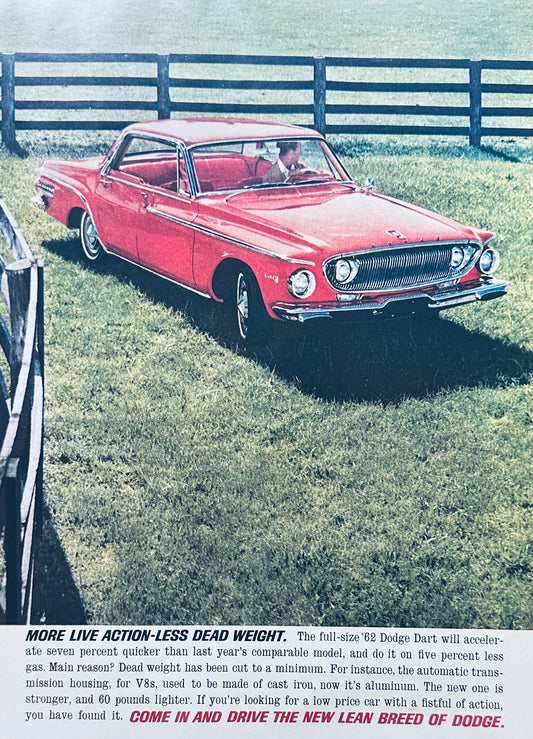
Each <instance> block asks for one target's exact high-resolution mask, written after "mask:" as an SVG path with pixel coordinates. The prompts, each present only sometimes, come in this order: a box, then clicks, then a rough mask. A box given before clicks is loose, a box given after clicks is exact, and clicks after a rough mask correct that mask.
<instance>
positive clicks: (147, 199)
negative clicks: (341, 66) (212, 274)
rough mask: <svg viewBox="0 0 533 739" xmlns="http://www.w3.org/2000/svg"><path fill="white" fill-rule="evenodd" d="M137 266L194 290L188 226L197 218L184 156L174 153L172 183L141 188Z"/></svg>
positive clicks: (191, 239) (192, 233)
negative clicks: (173, 176)
mask: <svg viewBox="0 0 533 739" xmlns="http://www.w3.org/2000/svg"><path fill="white" fill-rule="evenodd" d="M141 198H142V201H143V204H142V208H141V211H140V215H139V230H138V240H137V245H138V255H139V261H140V263H141V264H142V265H143V266H145V267H147V268H148V269H151V270H153V271H155V272H158V273H160V274H162V275H164V276H165V277H168V278H170V279H172V280H175V281H176V282H179V283H183V284H184V285H187V286H191V287H194V278H193V267H192V259H193V247H194V230H193V228H192V223H193V221H194V220H195V218H196V216H197V214H198V206H197V202H196V201H195V200H194V198H193V197H192V192H191V187H190V184H189V177H188V171H187V167H186V162H185V159H184V152H183V151H182V150H181V149H179V148H178V150H177V151H176V162H175V180H171V181H170V182H166V183H160V184H157V183H155V184H153V185H152V186H145V187H143V188H141Z"/></svg>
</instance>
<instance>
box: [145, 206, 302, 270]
mask: <svg viewBox="0 0 533 739" xmlns="http://www.w3.org/2000/svg"><path fill="white" fill-rule="evenodd" d="M146 210H147V212H148V213H151V214H152V215H154V216H158V217H159V218H165V219H166V220H167V221H172V222H173V223H178V224H179V225H180V226H188V227H189V228H192V229H193V231H198V232H199V233H203V234H207V236H215V237H216V238H217V239H222V240H223V241H227V242H228V243H230V244H235V245H236V246H242V247H243V248H244V249H248V250H250V251H254V252H257V253H258V254H263V255H264V256H267V257H272V258H273V259H279V260H280V261H282V262H288V263H289V264H304V265H307V266H309V267H314V266H315V263H314V262H310V261H307V260H305V259H293V258H291V257H284V256H282V255H280V254H275V253H274V252H271V251H268V250H267V249H261V247H259V246H254V245H253V244H249V243H248V242H247V241H241V240H240V239H234V238H233V237H232V236H227V235H226V234H223V233H221V232H220V231H214V230H212V229H210V228H206V227H205V226H198V225H196V224H195V223H191V222H190V221H185V220H183V219H181V218H178V217H177V216H173V215H171V214H170V213H162V212H161V211H160V210H157V208H153V207H152V206H150V205H149V206H147V208H146Z"/></svg>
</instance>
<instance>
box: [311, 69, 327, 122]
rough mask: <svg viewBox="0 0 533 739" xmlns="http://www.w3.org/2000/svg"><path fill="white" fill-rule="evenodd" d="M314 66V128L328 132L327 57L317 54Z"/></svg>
mask: <svg viewBox="0 0 533 739" xmlns="http://www.w3.org/2000/svg"><path fill="white" fill-rule="evenodd" d="M313 66H314V78H313V82H314V128H315V130H316V131H318V132H319V133H321V134H322V135H323V136H324V135H325V134H326V59H325V58H324V57H323V56H315V57H314V59H313Z"/></svg>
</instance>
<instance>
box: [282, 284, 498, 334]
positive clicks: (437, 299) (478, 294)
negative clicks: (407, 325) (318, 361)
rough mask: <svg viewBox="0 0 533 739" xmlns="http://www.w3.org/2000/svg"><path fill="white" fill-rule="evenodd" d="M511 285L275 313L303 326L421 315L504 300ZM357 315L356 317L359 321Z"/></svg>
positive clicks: (292, 308)
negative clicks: (342, 318) (347, 318)
mask: <svg viewBox="0 0 533 739" xmlns="http://www.w3.org/2000/svg"><path fill="white" fill-rule="evenodd" d="M508 286H509V283H508V282H507V281H506V280H494V279H487V280H485V281H484V282H480V283H478V284H476V285H475V286H471V287H469V286H468V285H465V286H464V287H461V286H458V287H457V288H455V289H454V290H450V291H447V292H444V291H443V292H435V293H433V294H429V293H424V292H421V293H409V294H406V295H394V296H390V297H387V296H385V297H382V298H379V299H375V300H372V301H368V302H365V299H364V298H362V299H360V300H357V299H354V301H353V302H346V303H341V302H339V303H336V304H333V303H330V302H328V303H315V304H314V305H302V306H298V305H294V304H291V305H289V304H287V303H278V304H276V305H273V306H272V310H273V311H274V313H276V315H277V316H278V317H279V318H282V319H284V320H287V321H299V322H300V323H303V322H304V321H308V320H310V319H311V318H334V317H336V316H343V315H344V316H346V315H347V314H361V317H363V316H375V317H379V316H382V317H384V318H394V317H397V316H406V315H412V314H415V313H419V312H421V311H423V310H437V311H439V310H444V309H445V308H453V307H454V306H456V305H465V304H466V303H474V302H476V301H478V300H493V299H494V298H501V297H503V296H504V295H505V294H506V293H507V288H508ZM355 317H356V316H354V318H355Z"/></svg>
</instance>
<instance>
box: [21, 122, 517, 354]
mask: <svg viewBox="0 0 533 739" xmlns="http://www.w3.org/2000/svg"><path fill="white" fill-rule="evenodd" d="M36 188H37V190H38V193H39V195H38V196H36V197H35V198H34V199H33V200H34V202H35V203H36V204H37V205H38V206H39V207H40V208H42V209H44V210H45V211H46V212H47V213H48V214H49V215H51V216H52V217H53V218H56V219H57V220H58V221H60V222H61V223H63V224H64V225H65V226H68V227H69V228H79V229H80V237H81V248H82V253H83V255H84V257H85V259H86V260H87V261H88V262H95V261H97V260H99V259H101V258H102V257H103V256H104V255H105V253H106V252H108V253H110V254H114V255H116V256H119V257H121V258H123V259H126V260H129V261H131V262H133V263H135V264H137V265H140V266H141V267H144V268H145V269H148V270H151V271H153V272H155V273H157V274H158V275H161V276H162V277H165V278H167V279H169V280H172V281H173V282H175V283H177V284H179V285H181V286H183V287H185V288H188V289H189V290H193V291H195V292H196V293H199V294H201V295H204V296H205V297H209V298H213V299H215V300H218V301H225V302H228V303H229V305H230V306H231V307H232V314H233V321H234V326H235V330H236V333H237V337H238V338H239V339H240V340H241V341H243V342H248V343H254V342H261V341H264V340H266V338H267V336H268V328H269V326H270V323H271V319H278V320H280V319H281V320H289V321H299V322H303V321H306V320H308V319H311V318H329V319H335V318H337V317H340V316H353V317H357V316H374V317H378V316H386V317H387V316H395V315H402V314H411V313H416V312H418V311H420V310H423V311H426V312H427V311H432V312H434V313H435V312H438V311H440V310H441V309H443V308H449V307H452V306H455V305H462V304H464V303H469V302H473V301H477V300H489V299H491V298H497V297H500V296H502V295H504V294H505V292H506V291H507V282H506V281H504V280H498V279H495V278H494V277H493V273H494V272H495V271H496V269H497V267H498V264H499V261H500V258H499V254H498V252H497V251H496V249H494V247H493V246H492V245H491V244H492V240H493V238H494V234H492V233H490V232H488V231H481V230H479V229H474V228H469V227H467V226H463V225H461V224H459V223H456V222H454V221H452V220H450V219H448V218H445V217H443V216H440V215H436V214H434V213H431V212H429V211H427V210H424V209H422V208H418V207H416V206H414V205H409V204H407V203H404V202H400V201H398V200H393V199H392V198H389V197H386V196H384V195H381V194H377V193H374V192H372V191H371V189H370V188H361V187H358V186H357V185H356V184H355V183H354V182H353V181H352V179H351V178H350V176H349V175H348V173H347V172H346V170H345V169H344V167H343V165H342V164H341V162H340V161H339V160H338V159H337V157H336V156H335V154H334V153H333V152H332V150H331V149H330V148H329V146H328V144H327V143H326V142H325V140H324V138H323V137H322V136H321V135H320V134H318V133H317V132H316V131H313V130H311V129H307V128H302V127H299V126H292V125H287V124H278V123H271V122H260V121H252V120H244V119H222V118H211V119H209V118H199V119H172V120H161V121H154V122H148V123H138V124H135V125H132V126H129V127H128V128H126V129H125V130H124V131H123V132H122V133H121V135H120V136H119V137H118V139H117V141H116V142H115V144H114V145H113V146H112V147H111V149H110V151H109V153H108V154H107V155H106V156H105V157H103V158H102V157H99V158H91V159H82V160H75V161H48V162H45V163H44V164H43V165H42V167H41V169H40V170H39V179H38V181H37V183H36Z"/></svg>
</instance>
